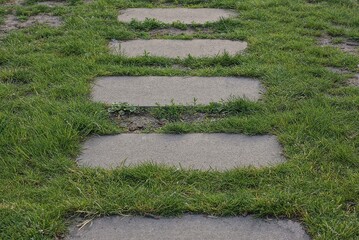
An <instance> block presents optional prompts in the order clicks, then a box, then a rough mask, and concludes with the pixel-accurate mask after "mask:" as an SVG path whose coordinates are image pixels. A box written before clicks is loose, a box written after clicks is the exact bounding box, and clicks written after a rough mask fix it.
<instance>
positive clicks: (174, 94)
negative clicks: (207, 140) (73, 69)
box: [92, 76, 263, 106]
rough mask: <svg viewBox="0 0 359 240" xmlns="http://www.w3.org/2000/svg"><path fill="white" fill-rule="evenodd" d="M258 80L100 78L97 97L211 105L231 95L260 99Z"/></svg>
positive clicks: (151, 103) (95, 90)
mask: <svg viewBox="0 0 359 240" xmlns="http://www.w3.org/2000/svg"><path fill="white" fill-rule="evenodd" d="M262 91H263V90H262V87H261V84H260V82H259V81H258V80H254V79H250V78H234V77H160V76H145V77H128V76H126V77H100V78H98V79H97V80H96V81H95V84H94V86H93V94H92V96H93V99H94V100H95V101H99V102H104V103H114V102H128V103H130V104H133V105H139V106H156V103H158V104H160V105H168V104H171V102H172V100H173V102H174V103H176V104H189V105H190V104H192V105H193V103H194V99H196V103H197V104H208V103H210V102H218V101H221V100H227V99H229V98H230V97H232V96H234V97H245V98H248V99H250V100H258V99H259V97H260V92H262Z"/></svg>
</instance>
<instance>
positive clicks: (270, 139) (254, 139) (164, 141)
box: [78, 133, 284, 170]
mask: <svg viewBox="0 0 359 240" xmlns="http://www.w3.org/2000/svg"><path fill="white" fill-rule="evenodd" d="M281 152H282V150H281V146H280V145H279V143H278V142H277V140H276V138H275V137H274V136H245V135H242V134H222V133H216V134H214V133H213V134H183V135H181V134H120V135H114V136H100V137H93V138H91V139H89V140H88V141H87V142H85V144H84V148H83V153H82V154H81V155H80V157H79V158H78V162H79V164H80V165H82V166H91V167H103V168H112V167H116V166H121V165H126V166H129V165H130V166H131V165H137V164H140V163H143V162H146V161H151V162H154V163H158V164H167V165H170V166H176V167H183V168H190V169H202V170H208V169H217V170H227V169H231V168H234V167H243V166H255V167H260V166H270V165H274V164H278V163H281V162H283V161H284V158H283V157H282V156H281Z"/></svg>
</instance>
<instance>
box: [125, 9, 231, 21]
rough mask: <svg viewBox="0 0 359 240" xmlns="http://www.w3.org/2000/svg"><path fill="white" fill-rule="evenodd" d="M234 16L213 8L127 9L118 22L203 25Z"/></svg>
mask: <svg viewBox="0 0 359 240" xmlns="http://www.w3.org/2000/svg"><path fill="white" fill-rule="evenodd" d="M235 16H237V13H236V12H234V11H232V10H225V9H215V8H129V9H124V10H121V11H120V13H119V16H118V20H119V21H120V22H131V21H132V20H133V19H134V20H137V21H141V22H142V21H145V20H146V19H156V20H157V21H160V22H163V23H173V22H181V23H185V24H191V23H197V24H204V23H206V22H216V21H219V20H221V19H225V18H230V17H235Z"/></svg>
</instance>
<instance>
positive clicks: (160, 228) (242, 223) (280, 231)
mask: <svg viewBox="0 0 359 240" xmlns="http://www.w3.org/2000/svg"><path fill="white" fill-rule="evenodd" d="M66 239H68V240H81V239H83V240H85V239H86V240H92V239H96V240H105V239H106V240H120V239H121V240H169V239H172V240H259V239H261V240H309V239H310V238H309V236H308V235H307V234H306V232H305V231H304V230H303V228H302V227H301V225H300V224H299V223H297V222H294V221H291V220H263V219H256V218H253V217H251V216H247V217H223V218H216V217H205V216H200V215H185V216H183V217H181V218H160V219H153V218H144V217H118V216H115V217H103V218H98V219H95V220H94V221H93V222H91V223H89V224H87V225H86V226H84V227H83V228H82V229H80V230H79V229H78V228H77V227H72V228H71V229H70V234H69V236H68V237H67V238H66Z"/></svg>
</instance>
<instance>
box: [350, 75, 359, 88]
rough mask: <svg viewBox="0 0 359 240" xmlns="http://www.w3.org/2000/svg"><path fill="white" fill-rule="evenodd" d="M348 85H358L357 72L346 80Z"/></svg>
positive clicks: (358, 77) (358, 76)
mask: <svg viewBox="0 0 359 240" xmlns="http://www.w3.org/2000/svg"><path fill="white" fill-rule="evenodd" d="M348 84H349V85H350V86H354V87H359V73H357V74H356V75H355V76H354V77H353V78H351V79H349V80H348Z"/></svg>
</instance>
